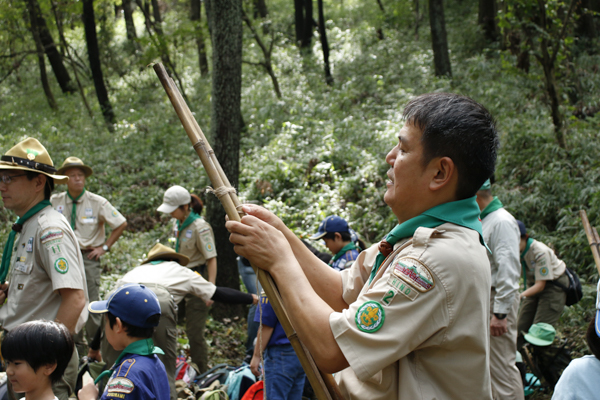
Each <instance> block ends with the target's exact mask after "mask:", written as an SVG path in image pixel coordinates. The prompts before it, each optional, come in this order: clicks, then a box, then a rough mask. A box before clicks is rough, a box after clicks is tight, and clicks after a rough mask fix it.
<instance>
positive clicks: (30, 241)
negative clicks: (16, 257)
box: [25, 237, 33, 253]
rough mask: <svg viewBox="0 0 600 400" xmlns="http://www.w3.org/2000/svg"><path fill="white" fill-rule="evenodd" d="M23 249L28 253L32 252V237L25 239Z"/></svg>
mask: <svg viewBox="0 0 600 400" xmlns="http://www.w3.org/2000/svg"><path fill="white" fill-rule="evenodd" d="M25 251H26V252H28V253H33V238H32V237H30V238H29V239H28V240H27V246H26V247H25Z"/></svg>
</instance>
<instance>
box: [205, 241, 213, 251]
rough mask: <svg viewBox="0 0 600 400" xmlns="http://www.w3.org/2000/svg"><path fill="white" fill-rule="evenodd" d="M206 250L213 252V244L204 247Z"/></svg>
mask: <svg viewBox="0 0 600 400" xmlns="http://www.w3.org/2000/svg"><path fill="white" fill-rule="evenodd" d="M204 247H205V248H206V251H213V249H214V246H213V244H212V243H206V246H204Z"/></svg>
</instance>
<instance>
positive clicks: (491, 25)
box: [478, 0, 498, 42]
mask: <svg viewBox="0 0 600 400" xmlns="http://www.w3.org/2000/svg"><path fill="white" fill-rule="evenodd" d="M497 14H498V3H497V2H496V0H479V15H478V22H479V25H481V28H482V29H483V33H484V35H485V38H486V39H487V40H488V41H490V42H494V41H496V40H498V24H497V21H496V15H497Z"/></svg>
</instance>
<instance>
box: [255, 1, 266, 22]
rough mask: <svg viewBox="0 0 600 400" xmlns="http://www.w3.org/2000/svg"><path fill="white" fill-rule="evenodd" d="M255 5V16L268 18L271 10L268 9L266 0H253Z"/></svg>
mask: <svg viewBox="0 0 600 400" xmlns="http://www.w3.org/2000/svg"><path fill="white" fill-rule="evenodd" d="M252 4H253V6H254V18H267V15H269V10H267V3H265V0H252Z"/></svg>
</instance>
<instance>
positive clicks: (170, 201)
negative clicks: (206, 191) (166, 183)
mask: <svg viewBox="0 0 600 400" xmlns="http://www.w3.org/2000/svg"><path fill="white" fill-rule="evenodd" d="M191 201H192V195H191V194H190V192H188V191H187V189H186V188H184V187H181V186H179V185H175V186H171V187H170V188H168V189H167V191H166V192H165V194H164V196H163V202H162V204H161V205H160V206H159V207H158V208H157V209H156V211H159V212H162V213H165V214H170V213H172V212H173V211H175V210H176V209H177V207H179V206H183V205H185V204H190V202H191Z"/></svg>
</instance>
